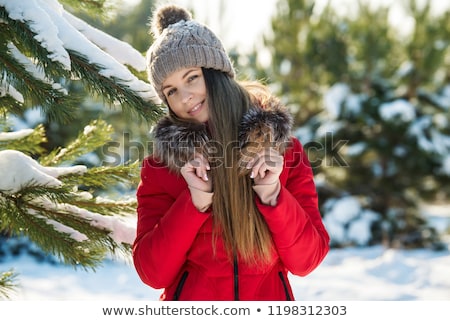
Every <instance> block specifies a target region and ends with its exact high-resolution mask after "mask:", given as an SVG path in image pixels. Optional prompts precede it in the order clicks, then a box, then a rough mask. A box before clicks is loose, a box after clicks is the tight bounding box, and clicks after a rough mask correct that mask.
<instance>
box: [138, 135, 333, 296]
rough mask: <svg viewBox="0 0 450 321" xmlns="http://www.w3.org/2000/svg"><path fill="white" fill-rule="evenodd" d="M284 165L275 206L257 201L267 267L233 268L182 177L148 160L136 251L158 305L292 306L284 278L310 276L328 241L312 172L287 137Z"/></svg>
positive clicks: (143, 174) (238, 264) (299, 147)
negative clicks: (267, 235)
mask: <svg viewBox="0 0 450 321" xmlns="http://www.w3.org/2000/svg"><path fill="white" fill-rule="evenodd" d="M284 159H285V164H284V169H283V172H282V173H281V176H280V181H281V185H282V187H281V191H280V194H279V197H278V202H277V205H276V206H270V205H264V204H262V203H261V202H260V200H259V198H258V197H257V196H255V201H256V203H257V206H258V208H259V211H260V212H261V214H262V215H263V216H264V218H265V220H266V222H267V224H268V226H269V229H270V231H271V233H272V237H273V243H274V253H275V255H274V256H273V260H272V262H271V264H270V265H269V266H261V267H258V268H252V267H249V266H247V265H246V264H244V263H243V262H241V261H239V260H238V259H237V260H235V261H234V262H230V261H229V260H228V258H227V255H226V253H225V251H224V247H223V243H222V242H221V240H220V238H219V239H218V240H217V243H216V253H215V254H214V253H213V248H212V217H211V216H212V215H214V213H202V212H199V211H198V210H197V209H196V208H195V207H194V205H193V203H192V201H191V196H190V192H189V190H188V188H187V185H186V182H185V180H184V179H183V177H181V176H178V175H176V174H175V173H173V172H171V171H169V169H168V167H167V166H166V165H162V164H161V162H158V161H157V160H156V158H154V157H149V158H147V159H145V160H144V162H143V167H142V171H141V183H140V185H139V187H138V191H137V200H138V210H137V211H138V227H137V237H136V241H135V243H134V246H133V259H134V264H135V267H136V270H137V272H138V274H139V276H140V278H141V279H142V281H143V282H144V283H146V284H147V285H149V286H151V287H153V288H156V289H158V288H164V292H163V294H162V295H161V300H202V301H205V300H214V301H219V300H237V299H238V300H269V301H275V300H294V296H293V292H292V289H291V286H290V283H289V280H288V272H290V273H292V274H294V275H297V276H306V275H307V274H309V273H310V272H312V271H313V270H314V269H315V268H316V267H317V266H318V265H319V264H320V263H321V262H322V260H323V259H324V257H325V255H326V254H327V253H328V250H329V236H328V234H327V231H326V230H325V228H324V225H323V223H322V219H321V216H320V213H319V210H318V199H317V192H316V188H315V185H314V181H313V174H312V170H311V167H310V165H309V161H308V159H307V157H306V154H305V153H304V151H303V148H302V145H301V144H300V142H299V141H298V140H297V139H295V138H292V144H291V146H290V147H288V148H287V150H286V151H285V154H284ZM255 195H256V194H255Z"/></svg>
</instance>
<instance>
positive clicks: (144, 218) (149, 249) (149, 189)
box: [133, 158, 208, 288]
mask: <svg viewBox="0 0 450 321" xmlns="http://www.w3.org/2000/svg"><path fill="white" fill-rule="evenodd" d="M183 182H184V181H183ZM176 186H178V188H179V186H180V182H179V180H178V178H177V177H176V176H175V175H170V174H169V173H168V170H167V168H165V167H161V165H158V164H157V163H156V162H155V161H152V159H150V158H149V159H146V160H144V163H143V167H142V169H141V181H140V183H139V186H138V188H137V194H136V195H137V202H138V208H137V214H138V220H137V231H136V240H135V242H134V244H133V262H134V265H135V268H136V270H137V272H138V275H139V276H140V278H141V280H142V281H143V282H144V283H145V284H147V285H149V286H151V287H153V288H164V287H167V286H169V285H170V284H171V283H172V282H173V281H174V280H175V278H176V276H177V275H178V273H179V272H180V269H181V268H182V266H183V264H184V262H185V260H186V253H187V252H188V251H189V249H190V247H191V244H192V243H193V241H194V239H195V237H196V236H197V232H198V231H199V229H200V228H201V226H202V225H203V223H204V222H205V221H206V220H207V218H208V214H205V213H201V212H199V211H198V210H197V209H196V208H195V207H194V205H193V203H192V200H191V194H190V193H189V190H188V188H187V186H183V187H182V189H181V190H180V193H179V194H178V195H175V194H177V193H174V191H173V190H174V189H176V188H175V187H176ZM170 189H172V190H171V192H169V190H170Z"/></svg>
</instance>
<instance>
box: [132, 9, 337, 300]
mask: <svg viewBox="0 0 450 321" xmlns="http://www.w3.org/2000/svg"><path fill="white" fill-rule="evenodd" d="M152 22H153V31H154V34H155V41H154V43H153V44H152V46H151V47H150V48H149V50H148V53H147V60H148V73H149V80H150V82H151V83H152V85H153V87H154V88H155V90H156V92H157V93H158V95H159V96H160V98H161V99H162V100H163V101H164V102H165V104H166V105H167V106H168V111H169V114H168V115H167V116H166V117H164V118H162V119H161V120H160V121H159V122H158V124H157V126H156V129H155V132H154V139H155V146H154V147H155V148H154V153H153V155H151V156H149V157H147V158H146V159H145V160H144V162H143V167H142V169H141V182H140V184H139V187H138V190H137V199H138V209H137V212H138V224H137V237H136V241H135V243H134V246H133V259H134V264H135V267H136V270H137V272H138V274H139V276H140V278H141V279H142V281H143V282H144V283H146V284H148V285H149V286H151V287H153V288H163V289H164V291H163V293H162V294H161V300H202V301H204V300H217V301H218V300H270V301H273V300H294V296H293V293H292V289H291V286H290V284H289V280H288V273H292V274H294V275H298V276H305V275H307V274H309V273H310V272H312V271H313V270H314V269H315V268H316V267H317V266H318V265H319V264H320V263H321V262H322V260H323V259H324V257H325V256H326V254H327V253H328V250H329V236H328V234H327V232H326V230H325V228H324V226H323V223H322V219H321V216H320V213H319V210H318V200H317V192H316V188H315V185H314V181H313V175H312V170H311V167H310V165H309V162H308V159H307V157H306V155H305V153H304V151H303V148H302V145H301V143H300V142H299V141H298V140H297V139H296V138H294V137H292V136H291V133H290V130H291V117H290V115H289V113H288V112H287V110H286V109H285V108H284V107H283V106H282V105H281V104H280V103H279V101H278V100H277V99H275V98H274V97H273V96H271V95H270V93H269V92H268V91H267V89H266V88H265V87H263V86H262V85H259V84H255V83H240V82H238V81H236V80H235V78H234V77H235V71H234V69H233V66H232V63H231V61H230V59H229V57H228V55H227V54H226V52H225V50H224V48H223V46H222V44H221V42H220V40H219V39H218V38H217V37H216V36H215V35H214V34H213V33H212V31H211V30H210V29H208V28H207V27H206V26H204V25H201V24H199V23H198V22H195V21H194V20H192V17H191V15H190V14H189V13H188V12H187V11H185V10H184V9H183V8H180V7H176V6H165V7H162V8H160V9H159V10H157V11H156V14H155V16H154V17H153V20H152Z"/></svg>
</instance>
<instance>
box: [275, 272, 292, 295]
mask: <svg viewBox="0 0 450 321" xmlns="http://www.w3.org/2000/svg"><path fill="white" fill-rule="evenodd" d="M278 276H279V277H280V279H281V283H282V284H283V288H284V293H285V294H286V300H287V301H292V298H291V295H290V293H289V288H288V286H287V283H286V280H285V279H284V276H283V272H281V271H280V272H278Z"/></svg>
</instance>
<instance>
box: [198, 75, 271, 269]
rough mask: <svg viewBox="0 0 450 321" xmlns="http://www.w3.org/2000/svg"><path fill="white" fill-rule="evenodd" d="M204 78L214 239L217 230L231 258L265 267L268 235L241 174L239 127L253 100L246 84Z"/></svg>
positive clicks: (248, 182)
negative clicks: (237, 256) (209, 140)
mask: <svg viewBox="0 0 450 321" xmlns="http://www.w3.org/2000/svg"><path fill="white" fill-rule="evenodd" d="M203 74H204V78H205V83H206V89H207V93H208V98H207V99H208V105H209V112H210V114H209V120H208V127H209V130H210V134H211V142H212V144H211V146H209V148H208V149H209V150H210V153H209V155H208V158H209V162H210V165H211V177H212V182H213V190H214V197H213V202H212V213H213V219H214V223H215V227H216V228H215V229H214V231H215V232H214V237H213V240H214V242H216V241H217V236H218V229H219V230H220V232H221V235H222V238H223V241H224V245H225V248H226V250H227V251H228V254H229V256H230V259H231V258H233V256H235V255H239V257H240V258H241V259H243V260H244V261H245V262H247V263H248V264H253V265H257V264H261V263H264V262H268V261H269V259H270V256H271V248H272V238H271V234H270V232H269V228H268V226H267V224H266V222H265V220H264V218H263V217H262V215H261V213H260V212H259V210H258V208H257V206H256V204H255V200H254V197H255V196H254V192H253V189H252V180H251V178H250V177H249V175H239V164H238V161H239V146H238V145H239V143H238V141H239V137H238V134H239V125H240V122H241V119H242V116H243V115H244V113H245V112H246V111H247V110H248V109H249V108H250V106H251V102H252V96H251V94H250V93H249V91H248V90H247V89H246V87H245V85H244V83H239V82H238V81H236V80H234V79H233V78H231V77H229V76H227V75H226V74H224V73H222V72H220V71H216V70H212V69H203ZM217 228H218V229H217ZM214 248H215V246H214Z"/></svg>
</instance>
